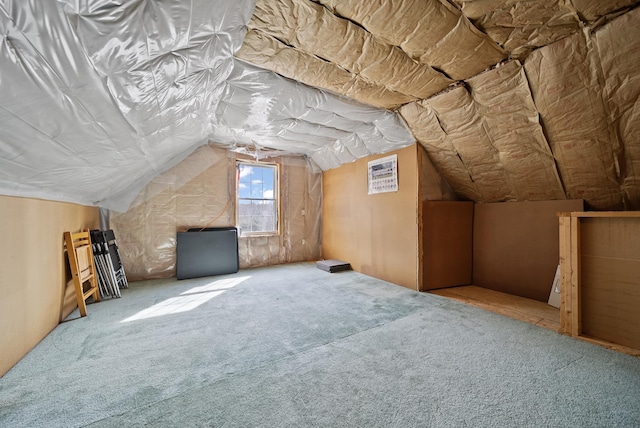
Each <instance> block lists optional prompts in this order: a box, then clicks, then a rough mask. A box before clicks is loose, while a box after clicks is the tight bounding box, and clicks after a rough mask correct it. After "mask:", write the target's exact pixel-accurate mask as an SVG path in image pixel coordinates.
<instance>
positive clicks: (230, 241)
mask: <svg viewBox="0 0 640 428" xmlns="http://www.w3.org/2000/svg"><path fill="white" fill-rule="evenodd" d="M239 268H240V262H239V257H238V229H237V228H235V227H220V228H206V229H200V228H192V229H189V230H188V231H187V232H178V234H177V249H176V278H177V279H187V278H200V277H203V276H214V275H224V274H229V273H236V272H238V270H239Z"/></svg>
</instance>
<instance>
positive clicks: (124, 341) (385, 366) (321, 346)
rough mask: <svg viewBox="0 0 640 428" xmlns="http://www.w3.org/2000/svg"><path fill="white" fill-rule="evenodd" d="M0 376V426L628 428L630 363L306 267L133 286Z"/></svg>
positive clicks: (632, 384) (493, 318)
mask: <svg viewBox="0 0 640 428" xmlns="http://www.w3.org/2000/svg"><path fill="white" fill-rule="evenodd" d="M88 313H89V316H88V317H85V318H79V317H78V314H77V312H75V313H74V314H72V315H71V316H70V318H69V319H68V320H66V321H65V322H63V323H62V324H60V325H59V326H58V327H57V328H56V329H55V330H54V331H53V332H51V334H49V335H48V336H47V337H46V338H45V339H44V340H43V341H42V342H41V343H40V344H39V345H38V346H36V348H34V349H33V350H32V351H31V352H30V353H29V354H28V355H27V356H26V357H25V358H23V359H22V360H21V361H20V362H19V363H18V364H17V365H16V366H15V367H14V368H13V369H11V370H10V371H9V372H8V373H7V374H6V375H5V376H4V377H2V378H1V379H0V427H87V426H88V427H142V426H154V427H155V426H159V427H164V426H166V427H202V426H212V427H467V426H468V427H578V426H579V427H611V426H617V427H639V426H640V359H638V358H635V357H632V356H628V355H623V354H620V353H617V352H615V351H611V350H607V349H604V348H601V347H598V346H595V345H592V344H589V343H585V342H582V341H579V340H575V339H572V338H569V337H566V336H562V335H559V334H557V333H555V332H553V331H550V330H547V329H543V328H540V327H537V326H534V325H530V324H527V323H523V322H520V321H517V320H513V319H510V318H506V317H503V316H501V315H498V314H494V313H491V312H487V311H484V310H482V309H479V308H475V307H471V306H467V305H464V304H462V303H459V302H456V301H453V300H449V299H446V298H444V297H441V296H436V295H431V294H425V293H417V292H414V291H411V290H407V289H405V288H402V287H399V286H396V285H393V284H390V283H387V282H384V281H380V280H377V279H374V278H371V277H368V276H365V275H362V274H359V273H357V272H352V271H349V272H340V273H327V272H324V271H321V270H319V269H317V268H316V267H315V264H313V263H299V264H291V265H281V266H273V267H267V268H256V269H243V270H241V271H240V272H238V273H237V274H233V275H223V276H216V277H209V278H198V279H190V280H182V281H176V280H175V279H167V280H150V281H143V282H136V283H132V284H131V285H130V288H129V289H127V290H123V291H122V298H120V299H113V300H104V301H102V302H100V303H97V304H92V305H89V307H88Z"/></svg>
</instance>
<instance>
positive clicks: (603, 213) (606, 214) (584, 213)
mask: <svg viewBox="0 0 640 428" xmlns="http://www.w3.org/2000/svg"><path fill="white" fill-rule="evenodd" d="M571 217H593V218H597V217H605V218H611V217H640V211H576V212H572V213H571Z"/></svg>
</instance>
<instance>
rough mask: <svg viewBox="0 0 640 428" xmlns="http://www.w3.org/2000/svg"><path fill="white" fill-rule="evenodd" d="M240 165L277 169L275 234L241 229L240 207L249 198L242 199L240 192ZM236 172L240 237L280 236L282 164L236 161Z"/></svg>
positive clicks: (237, 221)
mask: <svg viewBox="0 0 640 428" xmlns="http://www.w3.org/2000/svg"><path fill="white" fill-rule="evenodd" d="M240 164H247V165H255V166H263V167H264V166H267V167H273V168H275V171H276V173H275V183H274V186H273V187H274V188H273V191H274V193H275V195H276V197H275V201H276V230H275V231H273V232H246V231H242V230H241V229H240V221H239V219H238V212H239V209H238V207H239V206H240V203H239V201H240V199H247V198H240V192H239V191H238V190H239V189H238V186H239V184H240ZM235 171H236V182H235V191H236V210H235V211H236V227H237V228H238V230H239V232H240V235H239V237H241V238H242V237H245V238H246V237H254V236H278V235H280V230H281V227H282V221H281V219H282V216H281V211H282V210H281V202H280V200H281V195H280V164H278V163H272V162H258V161H252V160H243V159H237V160H236V165H235Z"/></svg>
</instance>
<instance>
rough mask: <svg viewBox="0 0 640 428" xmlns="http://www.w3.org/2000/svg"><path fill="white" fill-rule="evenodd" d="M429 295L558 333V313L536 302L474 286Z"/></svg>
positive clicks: (556, 310)
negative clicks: (456, 301) (445, 298)
mask: <svg viewBox="0 0 640 428" xmlns="http://www.w3.org/2000/svg"><path fill="white" fill-rule="evenodd" d="M430 293H432V294H437V295H439V296H443V297H448V298H450V299H454V300H458V301H460V302H463V303H466V304H468V305H472V306H477V307H479V308H482V309H485V310H487V311H491V312H495V313H498V314H500V315H504V316H507V317H510V318H515V319H517V320H520V321H524V322H528V323H530V324H535V325H537V326H539V327H544V328H548V329H550V330H554V331H558V329H559V328H560V311H559V310H558V309H556V308H554V307H552V306H549V305H546V304H544V303H542V302H538V301H536V300H531V299H525V298H523V297H518V296H513V295H511V294H506V293H501V292H499V291H494V290H488V289H486V288H482V287H477V286H475V285H467V286H462V287H453V288H445V289H441V290H433V291H430Z"/></svg>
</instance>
